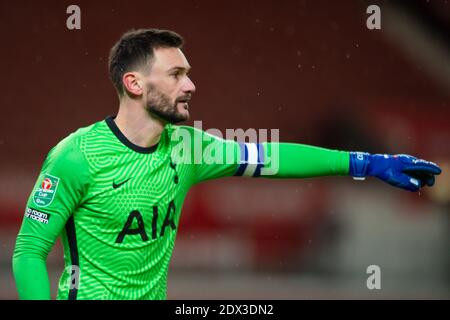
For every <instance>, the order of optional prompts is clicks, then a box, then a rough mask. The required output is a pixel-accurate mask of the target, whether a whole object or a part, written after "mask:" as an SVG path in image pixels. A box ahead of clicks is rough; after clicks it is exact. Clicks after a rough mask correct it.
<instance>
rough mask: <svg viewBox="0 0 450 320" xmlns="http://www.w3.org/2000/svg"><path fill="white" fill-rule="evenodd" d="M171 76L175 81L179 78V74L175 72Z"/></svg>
mask: <svg viewBox="0 0 450 320" xmlns="http://www.w3.org/2000/svg"><path fill="white" fill-rule="evenodd" d="M171 76H172V77H173V78H175V79H176V80H178V78H179V77H180V73H179V72H175V73H172V74H171Z"/></svg>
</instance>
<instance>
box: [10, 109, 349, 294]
mask: <svg viewBox="0 0 450 320" xmlns="http://www.w3.org/2000/svg"><path fill="white" fill-rule="evenodd" d="M274 154H276V156H274ZM348 165H349V155H348V152H344V151H337V150H327V149H323V148H318V147H313V146H307V145H301V144H291V143H263V144H257V143H238V142H236V141H233V140H224V139H221V138H219V137H216V136H213V135H211V134H208V133H206V132H204V131H202V130H199V129H196V128H193V127H189V126H175V125H171V124H168V125H166V126H165V128H164V131H163V133H162V135H161V137H160V140H159V142H158V144H157V145H155V146H152V147H149V148H143V147H139V146H137V145H134V144H133V143H131V142H130V141H129V140H128V139H127V138H126V137H125V136H124V135H123V134H122V133H121V132H120V130H119V128H118V127H117V126H116V124H115V122H114V118H112V117H109V118H107V119H106V120H105V121H101V122H97V123H95V124H93V125H91V126H89V127H86V128H82V129H79V130H78V131H76V132H74V133H72V134H71V135H69V136H68V137H67V138H65V139H64V140H62V141H61V142H60V143H59V144H58V145H56V146H55V147H54V148H53V149H52V150H51V151H50V152H49V154H48V156H47V158H46V160H45V162H44V164H43V167H42V170H41V173H40V175H39V178H38V179H37V182H36V185H35V186H34V188H33V191H32V192H31V195H30V197H29V199H28V202H27V206H26V210H25V216H24V219H23V223H22V227H21V229H20V231H19V235H18V237H17V242H16V247H15V251H14V257H13V269H14V276H15V279H16V283H17V288H18V292H19V297H20V298H22V299H48V298H50V288H49V281H48V275H47V269H46V266H45V259H46V257H47V255H48V252H49V251H50V250H51V248H52V246H53V244H54V242H55V240H56V239H57V238H58V236H61V239H62V244H63V247H64V260H65V269H64V271H63V272H62V275H61V277H60V281H59V287H58V296H57V298H58V299H165V298H166V291H167V274H168V266H169V261H170V258H171V255H172V251H173V248H174V244H175V238H176V234H177V230H178V227H179V222H180V212H181V208H182V205H183V201H184V198H185V197H186V194H187V192H188V191H189V189H190V188H191V187H192V186H193V185H195V184H196V183H199V182H202V181H206V180H210V179H214V178H220V177H227V176H233V175H235V176H253V177H257V176H262V175H266V176H267V177H272V178H304V177H314V176H324V175H344V174H348ZM264 170H267V171H264Z"/></svg>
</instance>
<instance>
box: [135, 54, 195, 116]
mask: <svg viewBox="0 0 450 320" xmlns="http://www.w3.org/2000/svg"><path fill="white" fill-rule="evenodd" d="M189 69H190V66H189V63H188V62H187V60H186V57H185V56H184V54H183V52H181V50H180V49H178V48H159V49H155V50H154V57H153V63H152V65H151V68H145V70H146V71H145V74H144V77H143V82H144V94H143V98H144V102H145V105H146V108H147V111H149V112H151V113H153V114H155V115H157V116H158V117H160V118H162V119H163V120H165V121H167V122H169V123H177V122H181V121H186V120H187V119H189V110H188V108H189V105H188V102H189V100H190V99H191V96H192V94H193V93H194V92H195V86H194V84H193V83H192V81H191V79H189V77H188V76H187V74H188V72H189Z"/></svg>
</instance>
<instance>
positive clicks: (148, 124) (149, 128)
mask: <svg viewBox="0 0 450 320" xmlns="http://www.w3.org/2000/svg"><path fill="white" fill-rule="evenodd" d="M114 121H115V123H116V125H117V127H119V129H120V131H121V132H122V133H123V134H124V135H125V137H127V139H128V140H130V141H131V142H132V143H134V144H135V145H138V146H140V147H144V148H148V147H151V146H154V145H156V144H157V143H158V142H159V139H160V138H161V134H162V132H163V130H164V125H165V122H164V121H162V120H161V119H159V118H157V117H155V116H153V115H152V114H150V113H149V112H147V111H146V110H145V108H144V107H143V106H142V105H141V104H140V103H139V102H138V101H136V100H132V99H130V98H128V97H125V98H123V99H121V101H120V105H119V112H118V113H117V117H116V119H115V120H114Z"/></svg>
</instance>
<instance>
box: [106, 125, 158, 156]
mask: <svg viewBox="0 0 450 320" xmlns="http://www.w3.org/2000/svg"><path fill="white" fill-rule="evenodd" d="M115 118H116V117H115V116H109V117H107V118H106V119H105V121H106V124H107V125H108V127H109V129H111V131H112V133H114V135H115V136H116V137H117V139H119V141H120V142H122V143H123V144H124V145H126V146H127V147H128V148H130V149H131V150H133V151H136V152H138V153H153V152H154V151H156V149H157V148H158V143H157V144H155V145H153V146H151V147H141V146H138V145H136V144H134V143H133V142H131V141H130V140H128V138H127V137H125V135H124V134H123V133H122V131H120V129H119V127H118V126H117V124H116V123H115V122H114V119H115Z"/></svg>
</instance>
